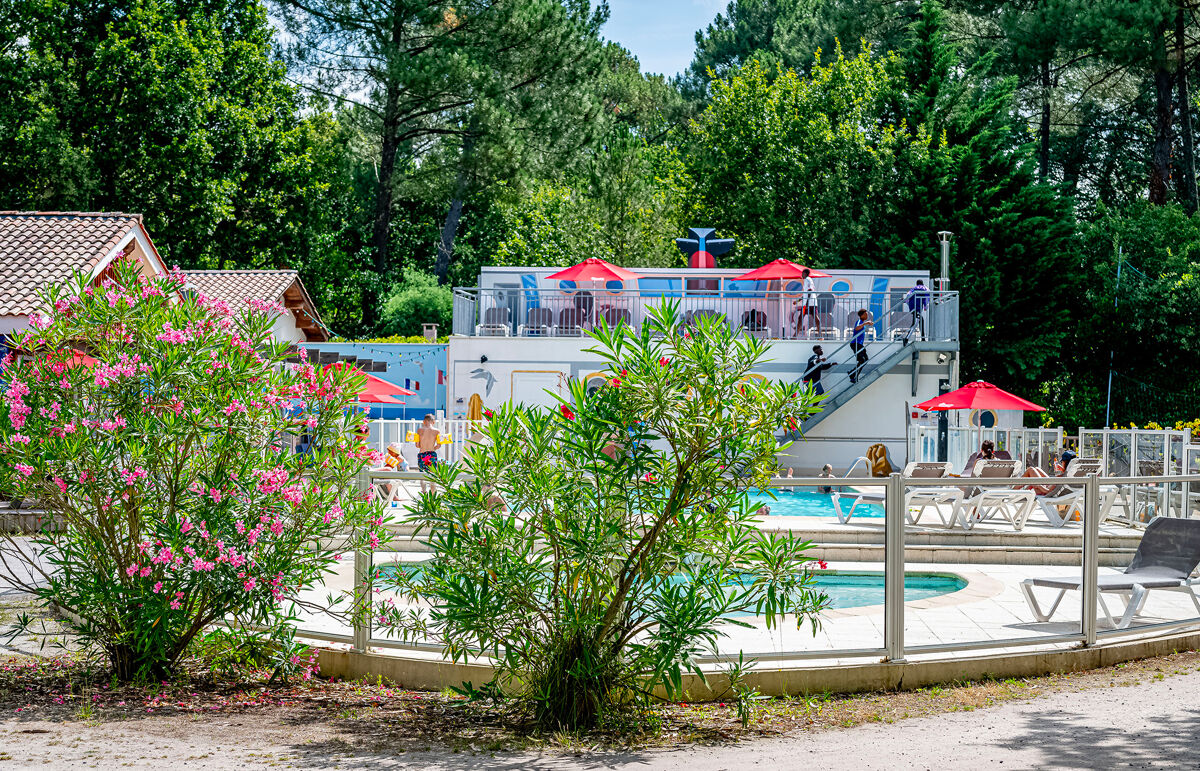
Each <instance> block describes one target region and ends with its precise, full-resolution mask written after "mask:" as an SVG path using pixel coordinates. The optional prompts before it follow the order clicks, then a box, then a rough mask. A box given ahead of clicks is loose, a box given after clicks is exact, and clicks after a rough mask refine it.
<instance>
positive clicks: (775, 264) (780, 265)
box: [733, 257, 829, 281]
mask: <svg viewBox="0 0 1200 771" xmlns="http://www.w3.org/2000/svg"><path fill="white" fill-rule="evenodd" d="M806 270H807V271H808V274H809V276H811V277H812V278H829V274H828V273H823V272H821V271H819V270H817V269H816V268H806V267H804V266H803V265H797V264H796V263H794V262H792V261H791V260H785V259H783V258H782V257H780V258H779V259H777V260H771V261H770V262H768V263H767V264H766V265H763V266H762V267H761V268H755V269H754V270H752V271H750V272H749V273H743V274H742V275H740V276H738V277H737V278H735V279H733V280H734V281H770V280H773V279H779V280H780V281H786V280H788V279H793V278H803V277H804V271H806Z"/></svg>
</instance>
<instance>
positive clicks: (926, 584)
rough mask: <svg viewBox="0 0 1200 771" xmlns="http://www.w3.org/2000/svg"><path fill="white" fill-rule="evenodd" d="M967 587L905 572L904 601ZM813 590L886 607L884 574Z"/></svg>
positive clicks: (824, 583)
mask: <svg viewBox="0 0 1200 771" xmlns="http://www.w3.org/2000/svg"><path fill="white" fill-rule="evenodd" d="M396 567H397V566H396V565H394V564H393V565H383V566H380V574H381V575H384V576H386V575H387V574H388V573H391V572H392V571H394V570H395V569H396ZM677 580H678V579H677ZM966 585H967V581H966V579H964V578H962V577H961V576H956V575H953V574H950V573H905V574H904V601H905V602H914V601H916V600H926V599H929V598H930V597H941V596H942V595H945V594H952V593H954V592H957V591H958V590H959V589H962V588H963V587H965V586H966ZM813 589H814V590H816V591H818V592H821V593H823V594H825V595H826V596H828V597H829V605H828V608H830V609H838V608H862V607H866V606H867V605H882V604H883V573H882V572H874V571H861V572H857V571H856V572H849V573H843V572H836V571H829V572H824V571H818V572H815V573H813ZM734 615H736V616H753V615H754V614H753V613H737V614H734Z"/></svg>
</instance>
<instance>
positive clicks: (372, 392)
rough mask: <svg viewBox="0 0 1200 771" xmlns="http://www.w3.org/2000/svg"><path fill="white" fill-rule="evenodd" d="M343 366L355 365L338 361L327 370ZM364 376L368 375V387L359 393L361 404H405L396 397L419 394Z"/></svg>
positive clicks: (377, 378)
mask: <svg viewBox="0 0 1200 771" xmlns="http://www.w3.org/2000/svg"><path fill="white" fill-rule="evenodd" d="M343 366H353V365H348V364H346V362H342V361H338V362H334V363H333V364H330V365H329V366H327V367H326V368H325V369H329V367H336V368H337V369H341V368H342V367H343ZM362 374H364V375H366V377H367V382H366V385H364V386H363V390H362V391H360V392H359V393H358V401H360V402H370V403H373V404H404V402H403V401H402V400H400V399H396V398H395V397H397V396H415V395H416V393H417V392H416V391H410V390H408V389H407V388H401V387H400V386H398V385H395V384H393V383H389V382H388V381H386V380H384V379H383V378H379V377H375V376H374V375H372V374H371V373H370V372H364V373H362Z"/></svg>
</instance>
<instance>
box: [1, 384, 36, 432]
mask: <svg viewBox="0 0 1200 771" xmlns="http://www.w3.org/2000/svg"><path fill="white" fill-rule="evenodd" d="M28 395H29V386H27V385H25V384H24V383H22V382H21V381H20V380H17V379H16V378H13V379H12V382H11V383H9V384H8V389H7V390H5V392H4V400H5V401H6V402H8V421H9V423H11V424H12V427H13V428H15V429H16V430H18V431H20V430H21V429H22V428H24V427H25V420H26V419H27V418H28V417H29V413H31V412H33V408H32V407H30V406H29V405H27V404H26V403H25V397H26V396H28Z"/></svg>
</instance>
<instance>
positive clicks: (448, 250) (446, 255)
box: [434, 135, 475, 284]
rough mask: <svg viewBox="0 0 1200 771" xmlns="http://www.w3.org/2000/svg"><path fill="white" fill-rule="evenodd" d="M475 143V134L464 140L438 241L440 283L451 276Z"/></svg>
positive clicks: (437, 269) (437, 271) (437, 268)
mask: <svg viewBox="0 0 1200 771" xmlns="http://www.w3.org/2000/svg"><path fill="white" fill-rule="evenodd" d="M474 145H475V138H474V137H473V136H470V135H468V136H467V138H466V139H465V140H464V141H463V148H462V156H461V157H460V158H459V163H458V174H457V175H456V177H455V179H454V194H453V197H452V198H451V199H450V210H449V211H448V212H446V221H445V222H444V223H443V224H442V237H441V239H440V240H439V241H438V249H437V262H436V263H435V264H434V273H436V274H437V279H438V283H439V284H445V283H446V282H447V281H448V280H449V278H450V262H451V260H453V259H454V239H455V238H456V237H457V236H458V223H459V220H461V219H462V210H463V198H465V197H466V195H467V164H469V163H470V160H471V159H470V156H471V150H472V148H473V147H474Z"/></svg>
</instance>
